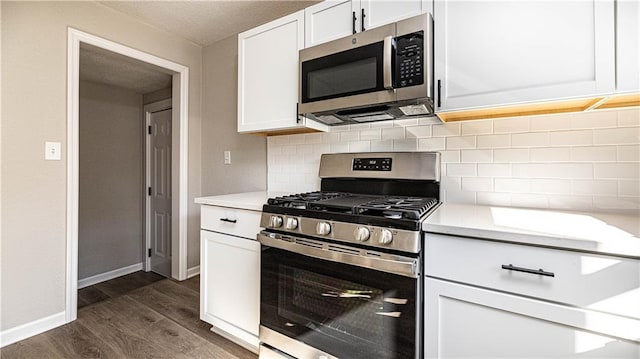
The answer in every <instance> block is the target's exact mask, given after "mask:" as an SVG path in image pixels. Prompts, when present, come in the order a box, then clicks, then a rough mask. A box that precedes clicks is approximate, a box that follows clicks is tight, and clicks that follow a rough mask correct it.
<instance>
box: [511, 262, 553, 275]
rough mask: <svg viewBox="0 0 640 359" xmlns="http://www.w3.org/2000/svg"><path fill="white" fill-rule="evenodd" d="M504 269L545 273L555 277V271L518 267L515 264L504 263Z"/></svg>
mask: <svg viewBox="0 0 640 359" xmlns="http://www.w3.org/2000/svg"><path fill="white" fill-rule="evenodd" d="M502 269H506V270H512V271H514V272H524V273H531V274H538V275H543V276H547V277H555V276H556V275H555V273H553V272H545V271H544V270H542V269H529V268H522V267H516V266H514V265H513V264H509V265H506V264H503V265H502Z"/></svg>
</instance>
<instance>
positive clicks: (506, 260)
mask: <svg viewBox="0 0 640 359" xmlns="http://www.w3.org/2000/svg"><path fill="white" fill-rule="evenodd" d="M446 253H454V254H455V255H443V254H446ZM425 256H426V257H425V273H426V275H427V276H428V277H433V278H441V279H446V280H451V281H455V282H460V283H465V284H470V285H474V286H479V287H484V288H490V289H495V290H499V291H504V292H509V293H515V294H520V295H524V296H529V297H534V298H540V299H545V300H549V301H554V302H559V303H565V304H569V305H574V306H578V307H583V308H588V309H593V310H597V311H602V312H607V313H613V314H618V315H624V316H629V317H633V318H640V305H639V304H638V303H640V260H635V259H627V258H621V257H612V256H603V255H597V254H589V253H580V252H572V251H566V250H560V249H551V248H542V247H533V246H526V245H519V244H510V243H503V242H493V241H486V240H478V239H472V238H464V237H456V236H448V235H438V234H432V233H427V234H426V251H425Z"/></svg>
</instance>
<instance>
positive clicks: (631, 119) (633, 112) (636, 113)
mask: <svg viewBox="0 0 640 359" xmlns="http://www.w3.org/2000/svg"><path fill="white" fill-rule="evenodd" d="M618 126H619V127H628V126H635V127H638V126H640V109H638V108H632V109H628V110H622V111H618Z"/></svg>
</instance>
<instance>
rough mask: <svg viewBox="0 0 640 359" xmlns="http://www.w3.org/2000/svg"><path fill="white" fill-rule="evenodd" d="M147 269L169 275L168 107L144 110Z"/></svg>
mask: <svg viewBox="0 0 640 359" xmlns="http://www.w3.org/2000/svg"><path fill="white" fill-rule="evenodd" d="M147 118H148V125H149V130H148V134H149V141H148V147H147V148H148V152H149V153H148V157H147V158H148V164H149V166H148V171H149V172H148V186H149V202H148V203H149V211H148V213H149V217H148V226H147V228H148V231H147V233H148V236H149V238H148V242H147V243H148V245H149V247H148V249H147V250H148V255H149V263H150V269H151V270H152V271H154V272H156V273H158V274H162V275H163V276H165V277H169V278H170V277H171V108H169V109H164V110H160V111H156V112H150V113H147Z"/></svg>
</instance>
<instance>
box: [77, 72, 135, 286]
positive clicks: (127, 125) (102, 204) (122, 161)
mask: <svg viewBox="0 0 640 359" xmlns="http://www.w3.org/2000/svg"><path fill="white" fill-rule="evenodd" d="M142 116H143V114H142V95H141V94H138V93H136V92H133V91H130V90H125V89H122V88H118V87H113V86H107V85H100V84H95V83H91V82H85V81H83V82H80V198H79V205H80V212H79V218H78V279H84V278H87V277H91V276H93V275H96V274H101V273H104V272H108V271H111V270H114V269H118V268H122V267H126V266H129V265H132V264H138V263H141V262H142V260H143V257H142V244H143V235H144V231H143V225H144V220H143V219H144V217H143V208H144V207H143V198H144V197H143V186H144V176H143V140H142V139H143V137H142V136H143V133H142Z"/></svg>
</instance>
